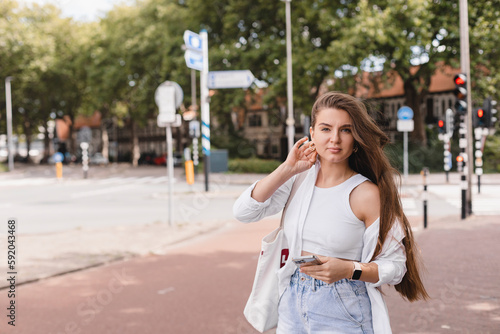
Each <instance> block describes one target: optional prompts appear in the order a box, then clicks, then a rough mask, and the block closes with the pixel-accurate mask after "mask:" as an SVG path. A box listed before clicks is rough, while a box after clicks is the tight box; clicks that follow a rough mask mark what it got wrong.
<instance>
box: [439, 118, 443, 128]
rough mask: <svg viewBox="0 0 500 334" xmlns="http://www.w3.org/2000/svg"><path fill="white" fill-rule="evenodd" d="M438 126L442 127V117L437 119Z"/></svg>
mask: <svg viewBox="0 0 500 334" xmlns="http://www.w3.org/2000/svg"><path fill="white" fill-rule="evenodd" d="M438 126H439V127H440V128H442V127H443V126H444V121H443V120H442V119H440V120H439V121H438Z"/></svg>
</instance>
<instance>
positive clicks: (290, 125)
mask: <svg viewBox="0 0 500 334" xmlns="http://www.w3.org/2000/svg"><path fill="white" fill-rule="evenodd" d="M281 1H284V2H285V4H286V7H285V11H286V12H285V13H286V14H285V15H286V78H287V79H286V82H287V91H286V95H287V101H288V118H287V120H286V125H287V135H288V151H289V152H290V151H291V150H292V147H293V144H294V139H295V118H294V116H293V81H292V23H291V9H290V2H292V0H281Z"/></svg>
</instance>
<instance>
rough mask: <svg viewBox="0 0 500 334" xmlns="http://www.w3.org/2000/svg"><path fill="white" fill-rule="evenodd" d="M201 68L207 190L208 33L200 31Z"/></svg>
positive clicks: (201, 104) (202, 128)
mask: <svg viewBox="0 0 500 334" xmlns="http://www.w3.org/2000/svg"><path fill="white" fill-rule="evenodd" d="M200 37H201V41H202V42H201V43H202V54H203V69H202V71H201V73H200V106H201V144H202V147H203V167H204V170H205V191H208V188H209V186H208V185H209V180H208V177H209V175H210V103H209V101H208V99H209V96H208V33H207V31H206V30H205V29H203V30H202V31H200Z"/></svg>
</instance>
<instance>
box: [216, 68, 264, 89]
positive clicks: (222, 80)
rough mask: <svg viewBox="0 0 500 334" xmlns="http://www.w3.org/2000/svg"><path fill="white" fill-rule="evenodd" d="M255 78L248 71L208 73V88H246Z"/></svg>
mask: <svg viewBox="0 0 500 334" xmlns="http://www.w3.org/2000/svg"><path fill="white" fill-rule="evenodd" d="M254 80H255V77H254V76H253V74H252V72H250V70H241V71H212V72H208V88H210V89H222V88H248V87H250V85H252V83H253V82H254Z"/></svg>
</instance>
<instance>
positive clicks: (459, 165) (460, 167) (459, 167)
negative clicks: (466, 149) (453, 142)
mask: <svg viewBox="0 0 500 334" xmlns="http://www.w3.org/2000/svg"><path fill="white" fill-rule="evenodd" d="M463 170H464V157H463V156H462V155H458V156H457V172H462V171H463Z"/></svg>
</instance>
